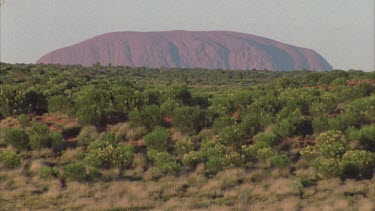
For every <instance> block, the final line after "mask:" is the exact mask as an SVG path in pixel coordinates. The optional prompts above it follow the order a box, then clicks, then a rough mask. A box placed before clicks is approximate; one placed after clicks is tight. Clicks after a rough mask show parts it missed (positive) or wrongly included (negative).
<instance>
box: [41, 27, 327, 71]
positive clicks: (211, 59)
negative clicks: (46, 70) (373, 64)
mask: <svg viewBox="0 0 375 211" xmlns="http://www.w3.org/2000/svg"><path fill="white" fill-rule="evenodd" d="M36 63H44V64H81V65H84V66H91V65H93V64H97V63H100V64H102V65H109V64H111V65H113V66H136V67H141V66H144V67H152V68H159V67H180V68H199V67H200V68H207V69H232V70H236V69H241V70H249V69H258V70H263V69H267V70H302V69H306V70H315V71H328V70H331V69H332V67H331V65H330V64H329V63H328V62H327V61H326V60H325V59H324V58H323V57H322V56H320V55H319V54H318V53H316V52H315V51H314V50H311V49H307V48H301V47H296V46H292V45H288V44H285V43H281V42H278V41H275V40H271V39H268V38H263V37H259V36H255V35H251V34H244V33H238V32H229V31H164V32H112V33H107V34H103V35H100V36H97V37H94V38H91V39H88V40H86V41H83V42H80V43H78V44H75V45H72V46H68V47H65V48H61V49H58V50H55V51H52V52H50V53H48V54H46V55H44V56H43V57H42V58H40V59H39V60H38V61H37V62H36Z"/></svg>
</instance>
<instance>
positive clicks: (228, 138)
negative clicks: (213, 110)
mask: <svg viewBox="0 0 375 211" xmlns="http://www.w3.org/2000/svg"><path fill="white" fill-rule="evenodd" d="M219 140H220V143H222V144H223V145H225V146H233V147H235V148H240V147H241V146H242V144H243V143H244V141H245V140H244V136H243V134H242V133H241V131H240V129H239V127H237V126H231V127H226V128H224V129H223V130H222V131H221V132H220V133H219Z"/></svg>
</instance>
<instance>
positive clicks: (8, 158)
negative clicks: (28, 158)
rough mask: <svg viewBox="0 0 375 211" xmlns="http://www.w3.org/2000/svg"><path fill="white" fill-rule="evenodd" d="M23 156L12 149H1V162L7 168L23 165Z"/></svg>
mask: <svg viewBox="0 0 375 211" xmlns="http://www.w3.org/2000/svg"><path fill="white" fill-rule="evenodd" d="M21 162H22V161H21V158H20V156H18V155H17V153H15V152H13V151H10V150H3V149H0V164H1V165H2V166H4V167H5V168H9V169H13V168H17V167H19V166H20V165H21Z"/></svg>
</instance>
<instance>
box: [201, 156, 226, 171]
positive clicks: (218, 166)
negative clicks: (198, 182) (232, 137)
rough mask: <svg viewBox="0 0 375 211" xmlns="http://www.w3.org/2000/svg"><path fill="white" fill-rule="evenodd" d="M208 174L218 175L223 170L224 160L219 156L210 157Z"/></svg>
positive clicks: (207, 165)
mask: <svg viewBox="0 0 375 211" xmlns="http://www.w3.org/2000/svg"><path fill="white" fill-rule="evenodd" d="M205 167H206V169H205V171H206V173H207V174H216V173H217V172H219V171H220V170H222V169H223V163H222V158H221V157H218V156H212V157H209V158H208V160H207V162H206V165H205Z"/></svg>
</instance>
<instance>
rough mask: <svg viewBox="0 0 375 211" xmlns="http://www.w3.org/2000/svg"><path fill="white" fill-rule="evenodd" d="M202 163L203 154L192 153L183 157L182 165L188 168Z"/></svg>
mask: <svg viewBox="0 0 375 211" xmlns="http://www.w3.org/2000/svg"><path fill="white" fill-rule="evenodd" d="M201 161H202V155H201V152H198V151H191V152H189V153H187V154H184V155H183V157H182V164H183V165H184V166H187V167H194V166H195V165H197V164H198V163H199V162H201Z"/></svg>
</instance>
